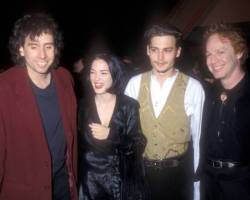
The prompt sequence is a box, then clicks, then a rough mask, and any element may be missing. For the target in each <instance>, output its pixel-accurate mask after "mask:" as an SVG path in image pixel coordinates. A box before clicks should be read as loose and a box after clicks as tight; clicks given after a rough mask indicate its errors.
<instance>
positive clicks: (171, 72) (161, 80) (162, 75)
mask: <svg viewBox="0 0 250 200" xmlns="http://www.w3.org/2000/svg"><path fill="white" fill-rule="evenodd" d="M176 72H177V71H176V70H175V68H171V69H169V70H168V71H166V72H158V71H156V70H153V74H154V75H155V77H156V80H157V81H158V82H159V83H160V85H161V86H162V85H163V83H164V81H165V80H166V79H167V78H169V77H172V76H174V75H175V74H176Z"/></svg>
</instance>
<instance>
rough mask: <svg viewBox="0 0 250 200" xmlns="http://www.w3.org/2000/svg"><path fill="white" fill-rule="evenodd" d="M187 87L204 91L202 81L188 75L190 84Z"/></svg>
mask: <svg viewBox="0 0 250 200" xmlns="http://www.w3.org/2000/svg"><path fill="white" fill-rule="evenodd" d="M187 87H188V88H189V89H191V90H198V91H200V92H202V91H204V89H203V87H202V84H201V83H200V81H198V80H196V79H194V78H193V77H190V76H188V85H187Z"/></svg>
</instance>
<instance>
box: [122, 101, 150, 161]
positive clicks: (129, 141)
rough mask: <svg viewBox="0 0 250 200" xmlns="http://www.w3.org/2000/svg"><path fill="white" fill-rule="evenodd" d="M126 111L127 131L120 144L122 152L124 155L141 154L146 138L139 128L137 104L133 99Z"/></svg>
mask: <svg viewBox="0 0 250 200" xmlns="http://www.w3.org/2000/svg"><path fill="white" fill-rule="evenodd" d="M127 112H128V114H127V116H128V117H127V121H126V127H127V131H126V134H125V136H124V137H125V138H124V139H123V144H122V146H123V148H124V153H125V155H130V154H137V156H141V155H142V153H143V152H144V148H145V146H146V138H145V136H144V135H143V134H142V130H141V125H140V117H139V104H138V103H137V102H135V101H134V103H133V104H132V105H131V106H130V107H129V108H128V110H127Z"/></svg>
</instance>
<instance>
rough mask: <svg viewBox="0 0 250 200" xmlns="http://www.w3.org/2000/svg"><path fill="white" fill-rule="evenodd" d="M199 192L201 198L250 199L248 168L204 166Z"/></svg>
mask: <svg viewBox="0 0 250 200" xmlns="http://www.w3.org/2000/svg"><path fill="white" fill-rule="evenodd" d="M201 192H202V198H201V199H202V200H250V168H249V167H236V168H213V167H211V166H206V167H205V171H204V174H203V176H202V178H201Z"/></svg>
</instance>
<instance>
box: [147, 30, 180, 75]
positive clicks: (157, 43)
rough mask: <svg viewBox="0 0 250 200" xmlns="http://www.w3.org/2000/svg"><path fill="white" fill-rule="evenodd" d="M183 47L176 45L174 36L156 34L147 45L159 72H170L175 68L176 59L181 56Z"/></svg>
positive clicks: (154, 65) (154, 68)
mask: <svg viewBox="0 0 250 200" xmlns="http://www.w3.org/2000/svg"><path fill="white" fill-rule="evenodd" d="M180 53H181V48H180V47H179V48H177V47H176V39H175V37H174V36H170V35H167V36H156V37H153V38H152V39H151V42H150V44H149V45H148V46H147V55H148V57H149V59H150V63H151V65H152V67H153V71H154V72H155V73H156V74H157V73H163V74H170V73H172V71H173V69H174V64H175V60H176V58H177V57H179V56H180Z"/></svg>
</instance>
